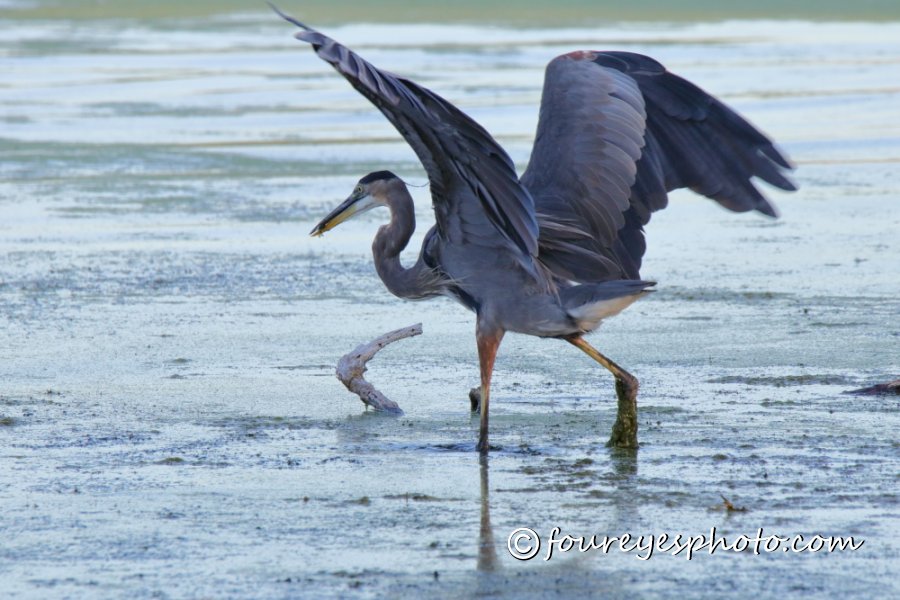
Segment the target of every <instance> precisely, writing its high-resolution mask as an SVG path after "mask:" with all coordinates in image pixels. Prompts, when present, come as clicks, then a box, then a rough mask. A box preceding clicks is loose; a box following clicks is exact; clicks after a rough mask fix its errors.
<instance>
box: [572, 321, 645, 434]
mask: <svg viewBox="0 0 900 600" xmlns="http://www.w3.org/2000/svg"><path fill="white" fill-rule="evenodd" d="M566 341H567V342H569V343H570V344H572V345H573V346H575V347H577V348H579V349H580V350H581V351H582V352H584V353H585V354H587V355H588V356H590V357H591V358H593V359H594V360H595V361H597V362H598V363H600V364H601V365H603V367H604V368H606V370H608V371H609V372H610V373H612V374H613V376H614V377H615V378H616V396H617V397H618V400H619V407H618V411H617V413H616V422H615V424H614V425H613V429H612V435H611V436H610V438H609V441H608V442H607V443H606V445H607V446H609V447H612V448H637V447H638V441H637V430H638V419H637V392H638V380H637V378H636V377H635V376H634V375H632V374H631V373H629V372H628V371H626V370H625V369H623V368H622V367H620V366H619V365H617V364H616V363H614V362H613V361H611V360H610V359H608V358H606V357H605V356H603V355H602V354H600V352H599V351H598V350H597V349H596V348H594V347H593V346H591V345H590V344H588V343H587V342H586V341H585V339H584V338H582V337H581V336H576V337H570V338H566Z"/></svg>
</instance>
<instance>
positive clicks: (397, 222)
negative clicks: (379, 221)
mask: <svg viewBox="0 0 900 600" xmlns="http://www.w3.org/2000/svg"><path fill="white" fill-rule="evenodd" d="M398 183H399V182H398ZM383 200H384V202H385V204H386V205H387V207H388V208H389V209H390V210H391V222H390V223H388V224H387V225H384V226H382V227H381V228H379V229H378V234H377V235H376V236H375V241H374V242H373V243H372V254H373V255H374V256H375V270H376V271H377V272H378V276H379V277H380V278H381V281H382V282H384V285H385V286H386V287H387V289H388V290H389V291H390V292H391V293H392V294H394V295H395V296H399V297H400V298H422V297H424V296H426V295H429V293H430V291H429V290H427V289H425V287H426V282H425V280H424V279H423V277H422V274H423V270H426V269H427V267H425V265H424V264H423V263H422V260H421V259H420V260H419V261H417V262H416V264H415V265H414V266H413V267H412V268H411V269H406V268H404V267H403V265H402V264H401V263H400V253H401V252H403V250H404V249H405V248H406V246H407V244H409V240H410V238H412V234H413V232H414V231H415V230H416V213H415V207H414V205H413V200H412V196H410V195H409V191H407V189H406V186H405V185H403V184H402V183H399V185H394V186H391V188H390V190H389V192H388V193H387V194H385V195H384V197H383Z"/></svg>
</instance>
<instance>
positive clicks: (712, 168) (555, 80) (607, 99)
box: [273, 7, 795, 453]
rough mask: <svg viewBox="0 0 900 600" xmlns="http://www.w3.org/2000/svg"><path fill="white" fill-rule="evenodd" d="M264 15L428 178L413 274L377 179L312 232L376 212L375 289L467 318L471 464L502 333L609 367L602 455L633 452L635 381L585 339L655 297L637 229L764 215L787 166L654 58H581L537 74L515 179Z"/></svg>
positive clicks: (462, 139) (484, 431) (392, 186)
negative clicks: (433, 302) (474, 399)
mask: <svg viewBox="0 0 900 600" xmlns="http://www.w3.org/2000/svg"><path fill="white" fill-rule="evenodd" d="M273 8H274V7H273ZM275 10H276V12H278V14H280V15H281V16H282V17H284V18H285V19H286V20H288V21H289V22H291V23H293V24H295V25H297V26H298V27H300V28H301V31H300V32H298V33H297V34H296V37H297V38H298V39H300V40H301V41H304V42H307V43H309V44H311V45H312V47H313V49H314V51H315V52H316V54H317V55H318V56H319V57H320V58H322V59H323V60H325V61H326V62H328V63H330V64H331V65H332V66H333V67H334V68H335V69H336V70H337V71H338V72H339V73H340V74H341V75H343V76H344V77H345V78H346V79H347V80H348V81H349V82H350V84H351V85H353V87H354V88H356V89H357V90H358V91H359V92H360V93H361V94H362V95H363V96H365V97H366V98H367V99H369V100H370V101H371V102H372V103H373V104H374V105H375V106H376V107H377V108H378V109H379V110H380V111H381V112H382V113H383V114H384V115H385V117H387V119H388V120H389V121H390V122H391V123H392V124H393V125H394V126H395V127H396V128H397V130H398V131H399V132H400V133H401V134H402V135H403V137H404V138H405V139H406V141H407V142H408V143H409V144H410V146H411V147H412V148H413V150H414V151H415V152H416V154H417V155H418V157H419V159H420V160H421V161H422V164H423V166H424V167H425V170H426V172H427V174H428V178H429V184H430V188H431V196H432V203H433V207H434V211H435V221H436V224H435V226H434V227H433V228H432V229H431V230H429V231H428V233H427V234H426V236H425V239H424V241H423V244H422V248H421V251H420V253H419V256H418V258H417V260H416V262H415V263H414V264H413V265H410V266H408V267H407V266H404V265H403V264H401V262H400V253H401V252H402V251H403V249H404V248H405V247H406V246H407V245H408V243H409V240H410V238H411V237H412V234H413V231H414V230H415V210H414V206H413V200H412V197H411V196H410V194H409V191H408V190H407V188H406V185H405V184H404V183H403V182H402V181H401V180H400V179H399V178H397V177H396V176H395V175H394V174H393V173H391V172H389V171H378V172H375V173H370V174H369V175H366V176H365V177H363V178H362V179H360V181H359V183H358V184H357V186H356V188H355V189H354V191H353V193H352V194H351V195H350V197H349V198H347V199H346V200H345V201H344V202H343V203H342V204H341V205H340V206H338V207H337V208H335V209H334V210H333V211H332V212H331V213H330V214H329V215H327V216H326V217H325V218H324V219H323V220H322V221H321V222H320V223H319V224H318V225H317V226H316V227H315V228H314V229H313V231H312V234H313V235H321V234H323V233H324V232H326V231H328V230H329V229H331V228H332V227H334V226H336V225H338V224H339V223H341V222H343V221H345V220H346V219H348V218H351V217H353V216H355V215H357V214H359V213H361V212H364V211H366V210H369V209H372V208H376V207H380V206H383V207H387V208H388V209H389V210H390V214H391V219H390V222H389V223H388V224H387V225H384V226H382V227H380V228H379V230H378V233H377V234H376V236H375V240H374V242H373V245H372V250H373V255H374V258H375V267H376V270H377V272H378V275H379V277H380V278H381V280H382V281H383V282H384V284H385V285H386V286H387V288H388V290H389V291H390V292H391V293H393V294H394V295H396V296H398V297H400V298H408V299H422V298H429V297H434V296H441V295H443V296H450V297H453V298H455V299H456V300H458V301H459V302H460V303H461V304H463V305H464V306H466V307H467V308H469V309H471V310H472V311H474V312H475V314H476V343H477V347H478V354H479V362H480V367H481V387H480V401H479V403H478V405H479V407H480V411H481V424H480V425H481V427H480V433H479V440H478V446H477V447H478V449H479V451H481V452H482V453H485V452H487V451H488V449H489V444H488V412H489V411H488V407H489V398H490V383H491V375H492V371H493V365H494V359H495V357H496V353H497V349H498V347H499V345H500V342H501V341H502V339H503V336H504V334H505V333H506V332H508V331H512V332H517V333H524V334H528V335H534V336H539V337H546V338H560V339H564V340H566V341H568V342H569V343H571V344H573V345H575V346H577V347H578V348H580V349H581V350H583V351H584V352H585V353H587V354H588V355H589V356H591V357H592V358H593V359H594V360H596V361H597V362H599V363H600V364H601V365H603V366H604V367H605V368H607V369H608V370H609V371H610V372H611V373H612V374H613V375H614V377H615V379H616V389H617V393H618V396H619V414H618V417H617V421H616V425H615V426H614V428H613V437H612V439H611V440H610V443H611V444H613V445H619V446H635V445H636V443H637V437H636V431H637V421H636V405H635V398H636V393H637V380H636V379H635V378H634V377H633V376H632V375H630V374H629V373H628V372H626V371H625V370H624V369H622V368H621V367H619V366H618V365H616V364H615V363H614V362H612V361H611V360H609V359H608V358H606V357H605V356H603V355H602V354H600V353H599V352H598V351H597V350H596V349H594V348H592V347H591V346H590V345H589V344H588V343H587V342H586V341H585V340H584V339H583V338H582V335H583V334H585V333H587V332H589V331H592V330H593V329H595V328H596V327H597V326H598V325H599V324H600V323H601V322H602V321H603V319H605V318H608V317H611V316H613V315H615V314H617V313H618V312H620V311H621V310H623V309H624V308H626V307H627V306H628V305H629V304H631V303H632V302H634V301H635V300H637V299H638V298H640V297H641V296H642V295H644V294H646V293H648V292H649V291H650V289H649V288H650V287H651V286H653V285H654V283H653V282H648V281H643V280H641V279H640V275H639V269H640V264H641V258H642V256H643V253H644V250H645V248H646V245H645V239H644V230H643V227H644V225H646V224H647V223H648V221H649V219H650V215H651V213H652V212H654V211H656V210H659V209H661V208H663V207H665V205H666V203H667V193H668V192H669V191H671V190H673V189H676V188H680V187H689V188H691V189H693V190H694V191H696V192H698V193H701V194H703V195H706V196H708V197H710V198H712V199H714V200H716V201H717V202H719V203H720V204H721V205H723V206H725V207H726V208H728V209H731V210H733V211H737V212H744V211H749V210H757V211H759V212H762V213H764V214H767V215H771V216H774V215H775V209H774V208H773V207H772V205H771V204H770V203H769V202H768V201H767V200H766V199H765V197H763V196H762V194H761V193H760V192H759V191H758V190H757V189H756V187H755V186H754V184H753V183H752V181H751V179H752V178H754V177H759V178H761V179H763V180H765V181H767V182H769V183H771V184H773V185H775V186H778V187H780V188H782V189H786V190H792V189H795V188H794V186H793V184H792V183H791V182H790V181H789V180H788V179H787V178H786V177H785V176H784V175H783V174H782V171H783V170H785V169H790V168H791V167H790V164H789V163H788V161H787V160H786V158H784V156H782V155H781V154H780V153H779V152H778V150H776V149H775V147H774V146H773V144H772V142H771V141H770V140H769V139H768V138H766V137H765V136H764V135H763V134H762V133H760V132H759V131H757V130H756V129H755V128H753V126H751V125H750V124H749V123H747V121H745V120H744V119H743V118H741V117H740V116H739V115H737V113H735V112H734V111H733V110H731V109H730V108H728V107H727V106H725V105H724V104H723V103H721V102H720V101H718V100H716V99H715V98H713V97H712V96H710V95H709V94H707V93H706V92H704V91H703V90H701V89H700V88H698V87H697V86H695V85H693V84H691V83H690V82H688V81H686V80H684V79H682V78H680V77H678V76H676V75H673V74H672V73H669V72H668V71H667V70H666V69H665V68H664V67H663V66H662V65H660V64H659V63H658V62H656V61H654V60H653V59H651V58H648V57H645V56H641V55H638V54H633V53H626V52H594V51H578V52H572V53H569V54H565V55H563V56H560V57H557V58H555V59H554V60H552V61H551V62H550V64H549V65H548V67H547V71H546V74H545V81H544V90H543V95H542V100H541V108H540V118H539V122H538V129H537V136H536V139H535V144H534V149H533V151H532V155H531V159H530V161H529V164H528V167H527V169H526V170H525V172H524V173H523V174H522V176H521V177H519V175H518V174H517V172H516V170H515V167H514V165H513V163H512V161H511V159H510V158H509V156H508V155H507V154H506V152H505V151H504V150H503V149H502V148H501V147H500V145H499V144H498V143H497V142H496V141H495V140H494V139H493V138H492V137H491V136H490V134H488V132H487V131H485V130H484V128H482V127H481V126H480V125H479V124H478V123H476V122H475V121H474V120H472V119H471V118H470V117H468V116H467V115H465V114H464V113H463V112H462V111H460V110H459V109H458V108H456V107H455V106H453V105H452V104H450V103H449V102H447V101H446V100H444V99H443V98H441V97H440V96H438V95H437V94H435V93H434V92H432V91H430V90H428V89H426V88H424V87H421V86H419V85H417V84H416V83H414V82H412V81H410V80H408V79H404V78H401V77H398V76H396V75H393V74H390V73H387V72H385V71H381V70H379V69H377V68H376V67H374V66H373V65H371V64H370V63H368V62H366V61H365V60H364V59H362V58H361V57H360V56H358V55H357V54H355V53H354V52H352V51H351V50H349V49H348V48H346V47H345V46H342V45H341V44H339V43H338V42H336V41H334V40H333V39H331V38H329V37H327V36H325V35H323V34H322V33H320V32H318V31H315V30H313V29H311V28H309V27H307V26H306V25H304V24H303V23H300V22H299V21H297V20H295V19H293V18H291V17H289V16H287V15H284V14H283V13H281V12H280V11H278V10H277V9H275Z"/></svg>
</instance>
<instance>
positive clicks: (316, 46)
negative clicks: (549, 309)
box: [276, 9, 538, 272]
mask: <svg viewBox="0 0 900 600" xmlns="http://www.w3.org/2000/svg"><path fill="white" fill-rule="evenodd" d="M276 12H278V14H280V15H281V16H282V17H284V18H285V19H287V20H288V21H290V22H291V23H294V24H295V25H297V26H298V27H301V28H302V29H303V31H300V32H298V33H297V34H296V35H295V37H296V38H297V39H299V40H301V41H304V42H307V43H309V44H310V45H311V46H312V47H313V50H315V52H316V54H317V55H318V56H319V58H321V59H322V60H324V61H326V62H328V63H329V64H331V65H332V66H333V67H334V68H335V69H336V70H337V71H338V72H339V73H340V74H341V75H343V76H344V77H345V78H346V79H347V80H348V81H349V82H350V84H351V85H352V86H353V87H354V88H356V90H357V91H359V92H360V93H361V94H362V95H363V96H365V97H366V98H367V99H368V100H369V101H371V102H372V104H374V105H375V106H376V107H377V108H378V109H379V110H380V111H381V112H382V113H383V114H384V115H385V117H387V119H388V120H389V121H390V122H391V124H393V125H394V127H395V128H396V129H397V130H398V131H399V132H400V134H401V135H402V136H403V137H404V138H405V139H406V141H407V142H408V143H409V145H410V146H411V147H412V149H413V150H414V151H415V153H416V155H417V156H418V157H419V160H420V161H421V162H422V165H423V166H424V167H425V171H426V172H427V173H428V179H429V182H430V187H431V195H432V200H433V204H434V210H435V216H436V220H437V226H438V230H439V232H440V233H441V235H442V236H445V237H446V236H453V235H457V236H461V238H462V239H458V240H454V241H465V242H467V243H475V244H478V245H488V246H491V247H494V248H497V247H505V248H506V249H508V250H510V251H511V252H513V253H514V254H515V255H516V257H517V258H518V260H519V262H520V263H521V264H522V265H523V266H525V267H526V268H527V269H528V270H529V271H532V272H535V270H536V268H537V267H536V262H535V260H534V259H535V257H536V256H537V253H538V223H537V217H536V216H535V210H534V201H533V199H532V197H531V194H530V193H529V191H528V190H527V189H526V188H525V187H524V186H523V185H522V184H521V183H520V182H519V178H518V175H517V174H516V170H515V167H514V166H513V163H512V160H511V159H510V158H509V156H508V155H507V154H506V152H505V151H504V150H503V149H502V148H501V147H500V145H499V144H497V142H496V141H495V140H494V139H493V138H492V137H491V136H490V134H489V133H487V131H485V130H484V128H482V127H481V126H480V125H479V124H478V123H476V122H475V121H474V120H472V119H471V118H470V117H468V116H467V115H466V114H465V113H463V112H462V111H460V110H459V109H457V108H456V107H455V106H453V105H452V104H450V103H449V102H447V101H446V100H444V99H443V98H441V97H440V96H438V95H437V94H435V93H434V92H432V91H430V90H428V89H426V88H424V87H421V86H419V85H417V84H415V83H413V82H412V81H409V80H408V79H404V78H401V77H398V76H396V75H393V74H391V73H388V72H386V71H382V70H379V69H378V68H376V67H374V66H373V65H371V64H370V63H368V62H366V61H365V60H364V59H362V58H361V57H360V56H359V55H357V54H356V53H354V52H353V51H351V50H350V49H348V48H346V47H345V46H343V45H341V44H339V43H338V42H336V41H335V40H333V39H331V38H329V37H328V36H326V35H324V34H322V33H320V32H318V31H315V30H313V29H311V28H309V27H307V26H306V25H304V24H302V23H300V22H299V21H296V20H295V19H293V18H291V17H289V16H287V15H284V14H283V13H281V12H279V11H277V9H276ZM473 206H477V207H479V208H478V209H477V210H472V209H473ZM485 225H490V226H492V232H493V235H489V236H488V235H484V231H485V229H484V226H485ZM498 233H499V236H498V235H496V234H498Z"/></svg>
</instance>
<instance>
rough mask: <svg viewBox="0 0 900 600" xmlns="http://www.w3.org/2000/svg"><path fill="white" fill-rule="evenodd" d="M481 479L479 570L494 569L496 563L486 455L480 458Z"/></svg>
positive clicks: (496, 565)
mask: <svg viewBox="0 0 900 600" xmlns="http://www.w3.org/2000/svg"><path fill="white" fill-rule="evenodd" d="M480 463H481V464H480V466H479V468H480V479H481V526H480V527H479V530H478V566H477V567H476V568H477V569H478V570H479V571H494V570H496V569H497V567H498V566H499V565H498V564H497V547H496V545H495V544H494V529H493V527H491V494H490V486H489V484H488V457H487V456H482V457H481V458H480Z"/></svg>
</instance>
